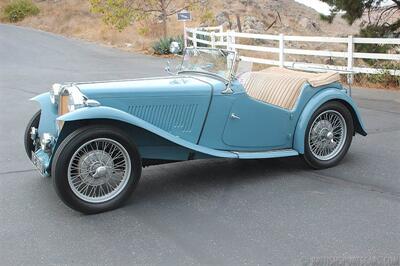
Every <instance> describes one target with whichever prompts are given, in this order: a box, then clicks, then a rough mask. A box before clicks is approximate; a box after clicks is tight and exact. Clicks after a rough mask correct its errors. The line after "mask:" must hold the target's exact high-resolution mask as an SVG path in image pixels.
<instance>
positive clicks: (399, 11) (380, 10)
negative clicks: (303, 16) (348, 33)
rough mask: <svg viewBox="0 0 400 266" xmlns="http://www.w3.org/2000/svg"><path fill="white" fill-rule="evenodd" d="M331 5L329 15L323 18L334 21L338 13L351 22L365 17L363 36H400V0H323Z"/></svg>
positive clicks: (322, 16)
mask: <svg viewBox="0 0 400 266" xmlns="http://www.w3.org/2000/svg"><path fill="white" fill-rule="evenodd" d="M322 1H323V2H325V3H327V4H328V5H330V6H331V13H330V15H328V16H324V15H321V18H322V19H324V20H327V21H329V22H332V21H333V19H334V18H335V16H336V15H337V14H338V13H342V17H343V18H344V19H346V20H347V21H348V22H349V24H350V25H351V24H353V23H354V22H355V21H356V20H357V19H361V18H363V23H362V29H361V31H360V35H361V36H363V37H399V36H400V0H392V3H393V4H392V5H385V6H383V5H382V4H383V3H387V2H388V1H387V0H322Z"/></svg>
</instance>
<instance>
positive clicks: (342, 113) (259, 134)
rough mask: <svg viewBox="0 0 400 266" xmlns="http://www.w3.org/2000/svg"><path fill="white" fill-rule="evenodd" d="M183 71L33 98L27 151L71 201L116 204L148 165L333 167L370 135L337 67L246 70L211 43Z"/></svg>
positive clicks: (78, 205)
mask: <svg viewBox="0 0 400 266" xmlns="http://www.w3.org/2000/svg"><path fill="white" fill-rule="evenodd" d="M177 69H178V71H176V73H173V75H171V76H167V77H158V78H145V79H134V80H118V81H100V82H85V83H64V84H54V85H53V87H52V89H51V90H50V92H49V93H44V94H41V95H38V96H36V97H35V98H33V100H34V101H37V102H39V104H40V107H41V108H40V111H39V112H37V113H36V114H35V115H34V116H33V118H32V119H31V121H30V122H29V123H28V125H27V129H26V133H25V148H26V152H27V155H28V157H29V158H30V159H31V161H32V162H33V164H34V165H35V166H36V167H37V168H38V169H39V171H40V172H41V174H42V175H45V176H52V178H53V180H54V187H55V189H56V191H57V193H58V195H59V196H60V198H61V199H62V200H63V201H64V202H65V203H66V204H67V205H68V206H70V207H71V208H73V209H75V210H78V211H80V212H83V213H98V212H103V211H107V210H111V209H114V208H117V207H118V206H120V205H121V204H122V203H123V202H124V201H125V200H126V199H127V198H128V197H129V195H130V194H131V193H132V192H133V190H134V188H135V186H136V185H137V183H138V180H139V178H140V175H141V171H142V167H145V166H149V165H156V164H162V163H168V162H176V161H185V160H196V159H205V158H216V157H218V158H236V159H255V158H276V157H289V156H298V155H300V156H301V157H302V158H303V159H304V161H305V162H306V163H307V164H308V165H310V166H311V167H312V168H315V169H320V168H326V167H331V166H334V165H336V164H337V163H339V161H340V160H341V159H342V158H343V157H344V156H345V154H346V153H347V150H348V149H349V147H350V143H351V141H352V138H353V136H354V135H355V134H356V133H358V134H361V135H363V136H365V135H367V133H366V131H365V129H364V127H363V123H362V121H361V118H360V115H359V113H358V110H357V107H356V105H355V103H354V102H353V100H352V98H351V97H350V96H349V93H348V90H346V89H345V88H343V87H342V86H341V84H340V83H339V82H338V81H339V75H338V74H337V73H330V72H326V73H320V74H315V73H309V72H298V71H294V70H290V69H285V68H278V67H272V68H267V69H264V70H261V71H245V70H244V69H245V67H243V64H241V62H240V61H239V60H238V59H237V56H236V53H235V52H232V51H227V50H222V49H206V48H187V49H186V50H185V52H184V55H183V60H182V63H181V64H180V66H179V67H178V68H177ZM167 70H169V69H167ZM169 72H171V70H169ZM266 163H268V161H266Z"/></svg>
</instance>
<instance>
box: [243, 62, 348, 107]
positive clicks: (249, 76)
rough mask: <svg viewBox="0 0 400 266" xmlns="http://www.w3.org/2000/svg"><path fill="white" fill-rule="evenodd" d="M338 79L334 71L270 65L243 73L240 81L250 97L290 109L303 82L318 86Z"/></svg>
mask: <svg viewBox="0 0 400 266" xmlns="http://www.w3.org/2000/svg"><path fill="white" fill-rule="evenodd" d="M339 79H340V76H339V74H338V73H336V72H326V73H309V72H302V71H294V70H290V69H286V68H279V67H270V68H267V69H264V70H261V71H258V72H248V73H245V74H243V76H242V77H241V82H242V84H243V86H244V88H245V89H246V92H247V94H248V95H249V96H250V97H253V98H255V99H258V100H260V101H263V102H266V103H269V104H273V105H277V106H280V107H282V108H285V109H289V110H291V109H293V107H294V105H295V103H296V101H297V99H298V97H299V96H300V92H301V89H302V88H303V86H304V84H306V83H309V84H310V85H311V86H312V87H319V86H323V85H326V84H330V83H333V82H337V81H339Z"/></svg>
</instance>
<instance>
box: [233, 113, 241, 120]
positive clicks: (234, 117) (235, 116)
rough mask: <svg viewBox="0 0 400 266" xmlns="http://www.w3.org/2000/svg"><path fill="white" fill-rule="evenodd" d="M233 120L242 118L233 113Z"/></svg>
mask: <svg viewBox="0 0 400 266" xmlns="http://www.w3.org/2000/svg"><path fill="white" fill-rule="evenodd" d="M231 118H232V119H240V117H239V116H237V115H235V113H232V114H231Z"/></svg>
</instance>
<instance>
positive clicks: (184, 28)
mask: <svg viewBox="0 0 400 266" xmlns="http://www.w3.org/2000/svg"><path fill="white" fill-rule="evenodd" d="M186 47H187V32H186V21H184V22H183V48H186Z"/></svg>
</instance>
